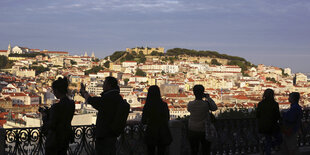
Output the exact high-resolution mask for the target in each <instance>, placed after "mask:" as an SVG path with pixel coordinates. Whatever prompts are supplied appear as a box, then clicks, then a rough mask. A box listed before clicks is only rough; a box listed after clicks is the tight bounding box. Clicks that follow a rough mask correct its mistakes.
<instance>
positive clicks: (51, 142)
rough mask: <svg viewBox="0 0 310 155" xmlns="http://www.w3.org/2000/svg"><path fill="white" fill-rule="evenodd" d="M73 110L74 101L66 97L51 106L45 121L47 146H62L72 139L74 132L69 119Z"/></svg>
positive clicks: (51, 147)
mask: <svg viewBox="0 0 310 155" xmlns="http://www.w3.org/2000/svg"><path fill="white" fill-rule="evenodd" d="M74 111H75V104H74V101H73V100H70V99H69V98H68V97H65V98H62V99H60V101H59V103H56V104H53V105H52V106H51V108H50V111H49V118H48V122H47V123H48V124H47V139H46V147H47V148H50V149H53V148H56V149H57V148H63V147H66V146H67V145H69V142H70V141H72V139H73V138H74V133H73V131H72V127H71V121H72V118H73V115H74Z"/></svg>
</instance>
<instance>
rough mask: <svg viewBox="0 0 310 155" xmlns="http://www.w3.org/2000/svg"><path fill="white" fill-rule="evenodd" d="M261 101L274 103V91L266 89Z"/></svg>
mask: <svg viewBox="0 0 310 155" xmlns="http://www.w3.org/2000/svg"><path fill="white" fill-rule="evenodd" d="M263 100H265V101H275V99H274V91H273V90H272V89H266V90H265V92H264V94H263Z"/></svg>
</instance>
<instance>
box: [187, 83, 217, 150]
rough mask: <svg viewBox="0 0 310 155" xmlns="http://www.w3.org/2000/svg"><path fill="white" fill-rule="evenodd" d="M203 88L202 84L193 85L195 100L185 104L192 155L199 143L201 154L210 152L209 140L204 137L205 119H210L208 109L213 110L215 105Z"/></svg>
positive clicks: (197, 148) (215, 107) (215, 108)
mask: <svg viewBox="0 0 310 155" xmlns="http://www.w3.org/2000/svg"><path fill="white" fill-rule="evenodd" d="M204 90H205V88H204V87H203V86H202V85H195V86H194V88H193V91H194V95H195V100H194V101H190V102H189V103H188V105H187V110H188V111H189V112H190V117H189V122H188V138H189V142H190V146H191V154H192V155H197V154H198V152H199V145H201V149H202V154H203V155H206V154H210V151H211V150H210V147H211V142H209V141H207V140H206V139H205V131H206V128H205V121H210V115H209V110H211V111H215V110H217V106H216V104H215V102H214V101H213V100H212V99H211V98H210V96H209V94H205V93H204ZM203 98H205V100H203Z"/></svg>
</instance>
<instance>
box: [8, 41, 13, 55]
mask: <svg viewBox="0 0 310 155" xmlns="http://www.w3.org/2000/svg"><path fill="white" fill-rule="evenodd" d="M11 53H12V48H11V43H9V46H8V54H11Z"/></svg>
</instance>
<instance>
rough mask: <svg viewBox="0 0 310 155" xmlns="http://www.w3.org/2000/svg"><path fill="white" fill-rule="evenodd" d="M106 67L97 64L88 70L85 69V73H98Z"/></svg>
mask: <svg viewBox="0 0 310 155" xmlns="http://www.w3.org/2000/svg"><path fill="white" fill-rule="evenodd" d="M103 69H104V68H103V67H101V66H95V67H93V68H91V69H89V70H86V71H85V74H86V75H88V74H97V73H98V72H99V71H101V70H103Z"/></svg>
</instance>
